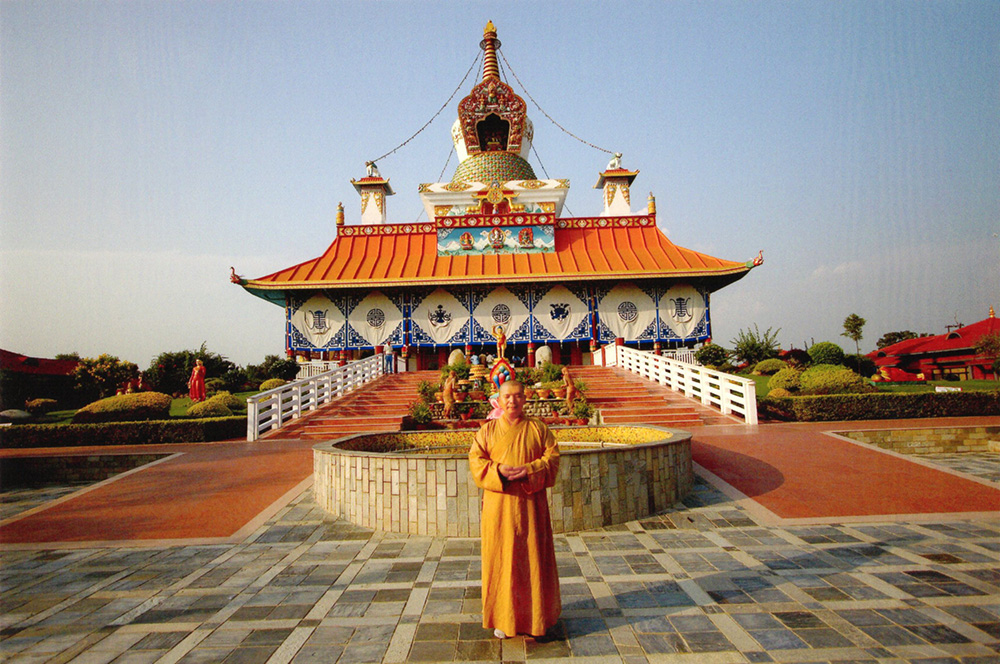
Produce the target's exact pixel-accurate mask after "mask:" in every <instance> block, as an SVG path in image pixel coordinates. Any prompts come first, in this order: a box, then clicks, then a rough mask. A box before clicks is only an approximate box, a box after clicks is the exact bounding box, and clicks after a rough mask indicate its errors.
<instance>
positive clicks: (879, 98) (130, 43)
mask: <svg viewBox="0 0 1000 664" xmlns="http://www.w3.org/2000/svg"><path fill="white" fill-rule="evenodd" d="M489 19H492V20H493V21H494V22H495V23H496V26H497V29H498V31H499V36H500V39H501V41H502V43H503V47H502V52H503V54H504V55H505V56H506V59H507V61H508V62H509V63H510V65H511V66H512V67H513V70H514V72H515V73H516V74H517V75H518V76H519V77H520V79H521V81H522V82H523V83H524V85H525V86H526V87H527V89H528V92H529V93H531V95H532V96H533V97H534V98H535V100H536V101H537V102H538V103H539V104H540V105H541V106H542V108H544V109H545V111H547V112H548V113H549V114H550V115H551V116H552V117H553V118H555V119H556V120H557V121H559V122H560V124H562V125H563V126H565V127H566V128H568V129H569V130H570V131H572V132H573V133H575V134H577V135H578V136H581V137H583V138H585V139H586V140H588V141H590V142H591V143H594V144H596V145H599V146H602V147H605V148H608V149H611V150H616V151H621V152H623V153H624V155H625V156H624V160H623V163H624V165H625V166H627V167H629V168H633V169H639V170H640V171H641V173H640V175H639V178H638V179H637V180H636V182H635V184H634V188H633V191H634V192H635V193H634V194H633V204H634V206H635V207H639V206H640V205H642V202H643V201H644V200H645V194H646V192H648V191H652V192H653V193H654V194H655V195H656V197H657V208H658V212H659V219H660V225H661V227H662V228H663V230H664V231H665V232H666V233H667V235H668V237H670V239H671V240H672V241H674V242H675V243H677V244H679V245H681V246H685V247H690V248H692V249H696V250H699V251H703V252H706V253H709V254H712V255H715V256H718V257H721V258H727V259H732V260H747V259H750V258H752V257H753V256H755V255H756V254H757V251H758V250H760V249H763V250H764V256H765V263H764V265H763V267H761V268H758V269H755V270H754V271H753V272H752V273H751V274H750V275H748V276H747V277H745V278H744V279H743V280H742V281H740V282H738V283H736V284H734V285H732V286H730V287H728V288H725V289H723V290H722V291H719V292H718V293H717V294H716V295H715V296H714V299H713V312H712V313H713V318H714V325H715V329H714V331H715V337H716V340H717V341H718V342H720V343H722V344H723V345H728V342H729V340H730V339H732V338H733V337H734V336H735V335H736V333H737V332H738V331H739V330H740V329H741V328H746V327H748V326H750V325H752V324H757V325H759V326H760V328H761V329H765V328H768V327H773V328H781V333H780V335H779V339H780V341H781V342H782V344H783V345H784V346H785V347H788V346H792V345H795V346H798V347H802V346H803V344H805V343H809V342H811V341H812V340H815V341H822V340H833V341H837V342H838V343H840V344H841V345H842V347H844V348H845V349H848V348H849V347H850V344H851V342H850V341H849V340H847V339H845V338H843V337H839V336H838V335H839V334H840V332H842V330H843V328H842V321H843V319H844V318H845V317H846V316H847V315H848V314H850V313H857V314H859V315H861V316H862V317H864V318H866V319H867V320H868V324H867V326H866V327H865V330H864V334H865V338H864V340H863V341H862V350H870V349H872V348H874V345H875V341H876V339H877V338H878V337H879V336H880V335H881V334H883V333H885V332H888V331H892V330H900V329H911V330H914V331H917V332H932V333H940V332H943V331H944V326H945V325H946V324H949V323H953V322H954V319H955V318H956V317H957V319H958V320H959V321H961V322H964V323H972V322H975V321H977V320H981V319H982V318H984V317H985V316H986V313H987V309H988V307H989V306H990V305H991V304H992V305H993V306H994V307H996V308H997V309H1000V239H998V238H997V237H996V234H997V233H1000V3H997V2H994V1H987V2H917V1H913V2H868V1H865V2H793V3H792V2H710V3H705V2H632V3H607V2H573V3H560V2H546V3H533V2H519V3H503V4H488V3H476V2H461V3H435V4H430V3H419V2H406V3H402V2H378V3H359V2H351V3H348V2H343V3H339V2H338V3H333V2H294V3H293V2H225V1H218V2H200V1H190V2H159V1H157V2H76V1H74V2H54V1H50V0H41V1H38V0H32V1H30V2H18V1H11V0H5V1H4V2H2V3H0V347H3V348H6V349H9V350H12V351H16V352H21V353H26V354H29V355H37V356H52V355H54V354H56V353H60V352H69V351H74V350H75V351H78V352H80V353H81V354H83V355H87V356H94V355H97V354H99V353H102V352H108V353H112V354H115V355H118V356H119V357H121V358H123V359H128V360H131V361H133V362H136V363H137V364H139V365H140V367H146V366H148V364H149V362H150V360H151V359H152V358H153V357H154V356H155V355H156V354H157V353H159V352H160V351H164V350H181V349H184V348H194V347H197V346H199V345H200V344H201V343H202V342H203V341H204V342H207V344H208V347H209V349H211V350H213V351H216V352H220V353H222V354H224V355H227V356H228V357H230V358H231V359H233V360H234V361H236V362H238V363H240V364H246V363H249V362H259V361H260V360H261V359H262V358H263V356H264V355H265V354H268V353H278V354H280V353H281V352H283V312H282V310H281V309H280V308H279V307H276V306H274V305H270V304H267V303H266V302H264V301H262V300H259V299H258V298H255V297H253V296H251V295H249V294H247V293H245V292H244V291H243V290H242V289H240V288H238V287H236V286H233V285H231V284H230V283H229V282H228V275H229V266H230V265H233V266H235V267H236V269H237V271H238V272H239V273H240V274H243V275H245V276H248V277H256V276H262V275H264V274H268V273H270V272H273V271H275V270H278V269H280V268H283V267H287V266H289V265H292V264H294V263H298V262H300V261H303V260H307V259H309V258H312V257H314V256H316V255H318V254H320V253H322V251H323V250H324V249H325V248H326V247H327V246H328V244H329V243H330V241H331V240H332V239H333V237H334V214H335V209H336V205H337V202H338V201H343V202H344V204H345V207H346V210H347V220H348V223H352V222H354V223H357V222H358V221H359V219H360V202H359V199H358V196H357V193H356V192H355V191H354V189H353V187H352V186H351V185H350V179H351V178H352V177H353V178H357V177H360V176H362V175H363V174H364V162H365V160H366V159H371V158H373V157H377V156H379V155H381V154H383V153H384V152H387V151H389V150H390V149H392V148H393V147H395V146H396V145H398V144H399V143H401V142H402V141H403V140H404V139H406V138H407V137H408V136H410V134H412V133H413V132H414V131H416V130H417V129H418V128H419V127H420V126H421V125H423V124H424V122H426V121H427V120H428V119H429V118H430V117H431V116H432V115H433V114H434V113H435V112H436V111H437V110H438V108H440V107H441V105H442V104H443V103H444V102H445V100H446V99H447V98H448V96H449V95H450V94H451V93H452V91H453V90H454V89H455V87H456V86H457V85H458V83H459V81H460V80H461V79H462V76H463V75H464V74H465V72H466V70H467V69H468V67H469V65H471V64H472V61H473V59H474V58H475V57H476V56H477V54H478V52H479V50H478V43H479V40H480V38H481V36H482V28H483V25H484V24H485V23H486V21H487V20H489ZM476 77H477V78H478V72H477V74H476ZM473 80H474V79H473V78H470V79H469V80H467V81H466V83H465V85H463V86H462V90H461V91H460V92H459V94H458V95H457V96H456V97H455V99H453V100H452V101H451V103H450V104H449V105H448V107H447V108H446V109H445V110H444V112H443V113H442V114H441V115H440V116H439V117H438V119H437V120H436V121H435V122H434V123H433V124H432V125H431V126H430V127H429V128H428V129H427V130H426V131H424V132H423V133H422V134H420V135H419V136H418V137H417V138H416V139H414V140H413V141H412V142H411V143H410V144H409V145H408V146H407V147H406V148H404V149H403V150H401V151H399V152H397V153H396V154H395V155H393V156H392V157H389V158H387V159H385V160H383V161H380V162H379V167H380V169H381V172H382V174H383V175H384V176H386V177H389V178H390V179H391V181H392V184H393V187H394V188H395V190H396V192H397V195H396V196H394V197H392V198H390V199H389V218H390V221H393V222H410V221H413V220H415V219H416V218H417V217H418V215H420V214H421V206H420V202H419V197H418V195H417V186H418V184H420V183H421V182H434V181H437V180H438V179H439V174H440V173H441V170H442V167H443V166H444V165H445V160H446V158H447V157H448V154H449V150H450V147H451V143H450V137H449V129H450V126H451V123H452V122H453V121H454V119H455V117H456V105H457V102H458V100H459V99H460V98H461V97H462V96H464V94H466V93H467V91H468V90H469V89H470V88H471V86H472V83H473ZM510 82H511V84H512V85H513V86H514V88H515V89H516V90H518V91H520V86H519V85H518V84H517V82H516V81H514V80H513V79H512V78H511V79H510ZM528 103H529V115H530V117H531V118H532V120H533V121H534V124H535V146H536V149H537V151H538V156H539V157H540V159H541V164H540V163H539V161H538V159H537V158H533V159H532V160H531V161H532V164H533V166H534V168H535V170H536V172H537V173H538V174H539V176H541V177H543V176H544V175H545V174H546V173H547V174H548V175H549V176H550V177H556V178H569V179H570V181H571V185H572V189H571V190H570V194H569V198H568V200H567V204H568V207H569V210H570V211H571V212H572V213H573V214H574V215H577V216H584V215H594V214H597V213H598V212H600V209H601V197H600V192H599V191H597V190H594V189H592V187H593V184H594V183H595V182H596V180H597V174H598V172H599V171H601V170H602V169H603V167H604V166H605V164H606V163H607V160H608V156H607V155H606V154H604V153H601V152H598V151H596V150H594V149H592V148H590V147H587V146H586V145H583V144H581V143H578V142H577V141H575V140H574V139H572V138H570V137H569V136H567V135H565V134H564V133H562V132H561V131H560V130H559V129H558V128H557V127H555V126H554V125H553V124H552V123H550V122H549V120H547V119H546V118H545V117H544V116H543V115H542V114H541V113H540V112H539V111H538V110H537V109H536V108H535V106H534V105H533V104H532V103H531V102H530V101H528ZM455 165H456V162H455V159H454V157H452V159H451V162H450V164H449V165H448V170H447V171H446V174H445V178H446V179H448V178H450V175H451V173H452V172H453V171H454V168H455ZM542 166H544V170H543V168H542Z"/></svg>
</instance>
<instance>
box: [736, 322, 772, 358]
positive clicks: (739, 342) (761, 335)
mask: <svg viewBox="0 0 1000 664" xmlns="http://www.w3.org/2000/svg"><path fill="white" fill-rule="evenodd" d="M779 332H781V328H778V329H777V330H772V328H770V327H769V328H767V329H766V330H764V331H763V332H761V331H760V329H759V328H758V327H757V324H756V323H755V324H754V326H753V330H751V329H750V328H747V329H746V330H740V331H739V333H738V334H737V335H736V338H734V339H733V340H732V341H730V342H729V343H731V344H732V345H733V355H735V356H736V358H737V359H739V361H740V362H743V363H745V364H748V365H750V366H754V365H756V364H757V363H758V362H760V361H761V360H766V359H769V358H772V357H778V333H779Z"/></svg>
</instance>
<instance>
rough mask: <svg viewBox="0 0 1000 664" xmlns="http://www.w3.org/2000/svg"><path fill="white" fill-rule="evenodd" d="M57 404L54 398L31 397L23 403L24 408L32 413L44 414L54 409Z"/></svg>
mask: <svg viewBox="0 0 1000 664" xmlns="http://www.w3.org/2000/svg"><path fill="white" fill-rule="evenodd" d="M58 405H59V403H58V402H57V401H56V400H55V399H32V400H31V401H26V402H25V403H24V409H25V410H26V411H28V412H29V413H31V414H32V415H44V414H45V413H51V412H52V411H54V410H55V409H56V407H57V406H58Z"/></svg>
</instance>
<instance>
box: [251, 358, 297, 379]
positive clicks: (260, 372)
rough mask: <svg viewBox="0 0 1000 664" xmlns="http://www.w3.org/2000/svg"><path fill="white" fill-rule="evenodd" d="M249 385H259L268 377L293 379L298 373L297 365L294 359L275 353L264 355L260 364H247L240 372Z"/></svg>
mask: <svg viewBox="0 0 1000 664" xmlns="http://www.w3.org/2000/svg"><path fill="white" fill-rule="evenodd" d="M240 373H241V374H242V375H243V376H244V379H245V380H246V381H247V382H248V383H249V384H251V385H260V384H261V383H262V382H264V381H265V380H267V379H268V378H281V379H282V380H295V377H296V376H297V375H298V373H299V365H298V363H297V362H296V361H295V360H292V359H289V358H287V357H284V358H283V357H278V356H277V355H266V356H264V361H263V362H261V363H260V364H248V365H247V368H246V369H244V370H242V371H241V372H240Z"/></svg>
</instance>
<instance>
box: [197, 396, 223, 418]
mask: <svg viewBox="0 0 1000 664" xmlns="http://www.w3.org/2000/svg"><path fill="white" fill-rule="evenodd" d="M187 414H188V417H232V415H233V411H231V410H229V407H228V406H226V404H225V403H224V402H223V401H221V400H220V401H216V400H215V399H209V400H208V401H199V402H198V403H196V404H191V407H190V408H188V411H187Z"/></svg>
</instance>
